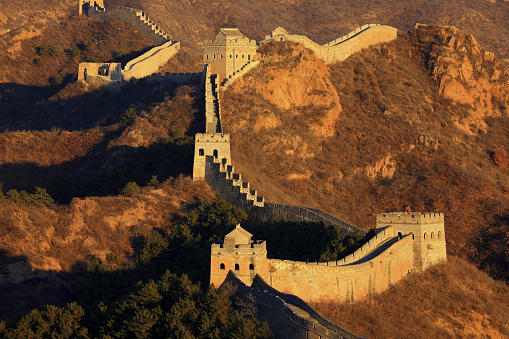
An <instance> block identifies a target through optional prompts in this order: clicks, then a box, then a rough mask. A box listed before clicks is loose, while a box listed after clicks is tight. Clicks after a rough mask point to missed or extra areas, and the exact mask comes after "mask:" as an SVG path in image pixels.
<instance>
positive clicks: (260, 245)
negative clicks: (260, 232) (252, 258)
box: [212, 240, 267, 254]
mask: <svg viewBox="0 0 509 339" xmlns="http://www.w3.org/2000/svg"><path fill="white" fill-rule="evenodd" d="M265 251H267V244H266V242H265V241H264V240H256V241H253V242H251V244H237V245H235V246H233V247H228V246H225V243H224V242H223V241H220V240H219V241H216V242H215V243H214V244H212V252H213V253H215V252H217V253H218V254H221V253H233V252H235V253H237V254H262V253H264V252H265Z"/></svg>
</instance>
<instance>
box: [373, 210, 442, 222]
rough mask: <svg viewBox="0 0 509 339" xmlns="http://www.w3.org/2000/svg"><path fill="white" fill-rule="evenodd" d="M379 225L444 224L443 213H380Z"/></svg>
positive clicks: (377, 220)
mask: <svg viewBox="0 0 509 339" xmlns="http://www.w3.org/2000/svg"><path fill="white" fill-rule="evenodd" d="M376 222H377V225H378V224H380V225H382V224H434V223H439V222H444V214H443V213H421V212H409V213H379V214H377V216H376Z"/></svg>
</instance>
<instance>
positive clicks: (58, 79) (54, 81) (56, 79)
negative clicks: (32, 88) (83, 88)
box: [49, 75, 64, 86]
mask: <svg viewBox="0 0 509 339" xmlns="http://www.w3.org/2000/svg"><path fill="white" fill-rule="evenodd" d="M63 82H64V78H62V76H60V75H57V76H56V77H51V78H49V83H50V84H52V85H55V86H57V85H61V84H62V83H63Z"/></svg>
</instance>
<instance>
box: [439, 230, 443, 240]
mask: <svg viewBox="0 0 509 339" xmlns="http://www.w3.org/2000/svg"><path fill="white" fill-rule="evenodd" d="M441 236H442V232H440V231H438V239H440V237H441Z"/></svg>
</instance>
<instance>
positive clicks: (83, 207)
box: [0, 177, 215, 271]
mask: <svg viewBox="0 0 509 339" xmlns="http://www.w3.org/2000/svg"><path fill="white" fill-rule="evenodd" d="M214 195H215V193H214V192H213V191H212V190H211V189H210V187H209V186H208V185H206V184H204V183H200V182H195V181H192V180H191V179H190V178H189V177H179V178H176V179H169V180H167V181H166V182H164V183H162V184H161V185H160V186H159V187H157V188H154V187H145V188H142V190H141V191H140V192H138V193H136V194H132V195H129V196H115V197H102V198H100V197H90V198H85V199H78V198H76V199H74V200H73V201H72V202H71V204H70V205H68V206H50V207H46V206H25V205H20V204H14V203H10V202H2V203H1V204H0V210H1V213H0V215H1V216H2V217H1V218H0V243H2V250H3V251H6V252H7V253H8V255H9V256H11V257H12V256H24V257H26V260H27V262H28V263H29V264H30V265H31V266H32V268H34V269H40V270H56V271H60V270H64V271H70V269H71V267H72V265H73V264H75V263H76V262H79V261H86V260H87V257H88V256H90V255H93V256H97V257H99V258H101V259H102V260H103V261H104V259H105V257H106V255H107V254H108V253H114V254H115V255H117V256H118V257H119V258H122V259H123V260H127V261H128V260H129V256H130V255H132V248H131V241H132V240H133V239H134V238H135V237H136V236H144V235H146V234H148V233H150V232H151V230H152V229H154V228H160V229H167V228H168V227H170V226H171V225H173V224H174V223H177V222H180V221H181V220H182V218H183V217H184V215H185V213H187V212H188V210H189V208H190V206H195V205H197V204H198V203H199V202H200V201H202V200H203V199H211V198H213V197H214ZM3 268H4V267H2V268H0V269H3Z"/></svg>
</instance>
